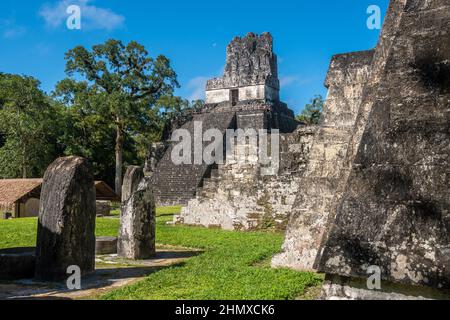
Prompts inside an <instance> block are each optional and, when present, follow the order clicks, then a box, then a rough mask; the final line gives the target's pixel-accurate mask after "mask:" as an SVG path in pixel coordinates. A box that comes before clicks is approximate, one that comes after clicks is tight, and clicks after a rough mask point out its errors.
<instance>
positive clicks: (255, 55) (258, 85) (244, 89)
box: [206, 33, 280, 104]
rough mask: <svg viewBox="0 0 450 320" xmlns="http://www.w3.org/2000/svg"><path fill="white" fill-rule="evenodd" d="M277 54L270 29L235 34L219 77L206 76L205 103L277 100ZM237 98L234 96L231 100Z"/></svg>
mask: <svg viewBox="0 0 450 320" xmlns="http://www.w3.org/2000/svg"><path fill="white" fill-rule="evenodd" d="M279 91H280V81H279V80H278V64H277V56H276V55H275V54H274V53H273V39H272V36H271V35H270V34H269V33H263V34H261V35H260V36H258V35H256V34H254V33H249V34H248V35H247V36H245V37H244V38H239V37H236V38H234V39H233V41H231V43H230V44H229V45H228V48H227V63H226V66H225V73H224V76H223V77H222V78H216V79H212V80H209V81H208V83H207V85H206V103H208V104H209V103H220V102H224V101H232V102H237V101H246V100H268V101H273V102H277V101H279V97H280V95H279ZM234 99H236V100H234Z"/></svg>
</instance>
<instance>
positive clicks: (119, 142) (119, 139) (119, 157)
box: [115, 124, 124, 198]
mask: <svg viewBox="0 0 450 320" xmlns="http://www.w3.org/2000/svg"><path fill="white" fill-rule="evenodd" d="M116 130H117V133H116V179H115V189H116V194H117V195H118V196H119V198H120V197H121V196H122V168H123V140H124V138H123V129H122V127H121V126H120V124H117V128H116Z"/></svg>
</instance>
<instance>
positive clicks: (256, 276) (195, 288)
mask: <svg viewBox="0 0 450 320" xmlns="http://www.w3.org/2000/svg"><path fill="white" fill-rule="evenodd" d="M177 211H179V208H177V207H169V208H159V209H158V223H157V235H156V238H157V242H158V244H164V245H173V246H182V247H189V248H199V249H203V250H204V251H205V252H204V253H203V254H200V255H199V256H196V257H193V258H191V259H189V260H188V261H187V262H185V263H183V264H181V265H178V266H174V267H169V268H167V269H163V270H162V271H159V272H156V273H153V274H151V275H150V276H148V277H147V278H146V279H144V280H143V281H140V282H138V283H136V284H134V285H131V286H127V287H123V288H120V289H117V290H114V291H112V292H110V293H108V294H106V295H105V296H104V297H102V298H104V299H168V300H174V299H187V300H215V299H223V300H230V299H236V300H241V299H242V300H248V299H255V300H259V299H278V300H279V299H281V300H284V299H296V298H314V297H313V296H312V297H311V296H310V295H309V294H308V292H309V290H308V289H310V288H316V287H317V286H319V285H320V284H321V282H322V277H321V276H320V275H317V274H314V273H308V272H296V271H292V270H287V269H271V268H270V265H269V261H270V257H272V256H273V255H274V254H275V253H276V252H278V251H279V250H280V248H281V244H282V241H283V235H282V234H279V233H268V232H230V231H223V230H216V229H206V228H197V227H186V226H171V225H166V222H167V221H169V220H171V218H172V215H173V214H174V213H176V212H177ZM118 227H119V220H118V219H114V218H100V219H98V220H97V228H96V234H97V235H98V236H100V235H101V236H115V235H117V230H118ZM35 241H36V219H17V220H6V221H0V248H11V247H26V246H34V245H35ZM312 291H315V290H312Z"/></svg>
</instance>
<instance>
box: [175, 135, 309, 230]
mask: <svg viewBox="0 0 450 320" xmlns="http://www.w3.org/2000/svg"><path fill="white" fill-rule="evenodd" d="M315 132H316V128H315V127H301V128H299V129H298V130H297V131H295V132H294V133H292V134H286V135H282V136H281V137H280V143H281V150H280V168H279V170H277V171H276V172H275V174H273V175H267V176H265V175H261V170H264V169H265V168H264V166H263V165H261V163H260V162H259V161H258V157H254V158H252V159H250V156H249V154H251V153H250V152H249V151H248V148H246V146H244V145H242V146H241V145H237V146H236V150H237V152H236V158H235V159H234V160H233V161H228V162H227V163H226V164H224V165H219V167H218V169H217V170H216V171H215V175H214V176H213V177H212V178H211V179H208V180H206V183H205V185H204V186H203V187H202V188H200V189H199V192H198V194H197V197H196V198H195V199H193V200H191V201H190V202H189V204H188V205H187V206H186V207H185V208H183V209H182V212H181V215H180V216H177V217H175V222H176V223H184V224H188V225H201V226H205V227H219V228H222V229H226V230H255V229H271V228H273V229H278V230H284V229H285V228H286V224H287V220H288V217H289V214H290V212H291V210H292V205H293V204H294V200H295V197H296V194H297V190H298V189H299V185H300V181H299V179H300V177H301V175H302V173H303V171H304V170H305V167H306V163H307V160H308V157H309V151H310V148H311V144H312V140H313V137H314V133H315ZM268 139H269V140H270V138H268ZM246 151H247V152H248V153H246ZM257 152H258V150H254V152H253V153H254V154H257Z"/></svg>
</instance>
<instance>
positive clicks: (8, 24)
mask: <svg viewBox="0 0 450 320" xmlns="http://www.w3.org/2000/svg"><path fill="white" fill-rule="evenodd" d="M0 29H1V30H2V31H1V34H2V37H3V38H5V39H13V38H18V37H20V36H23V35H24V34H25V33H26V32H27V29H26V28H25V27H23V26H19V25H17V24H16V21H15V20H0Z"/></svg>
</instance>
